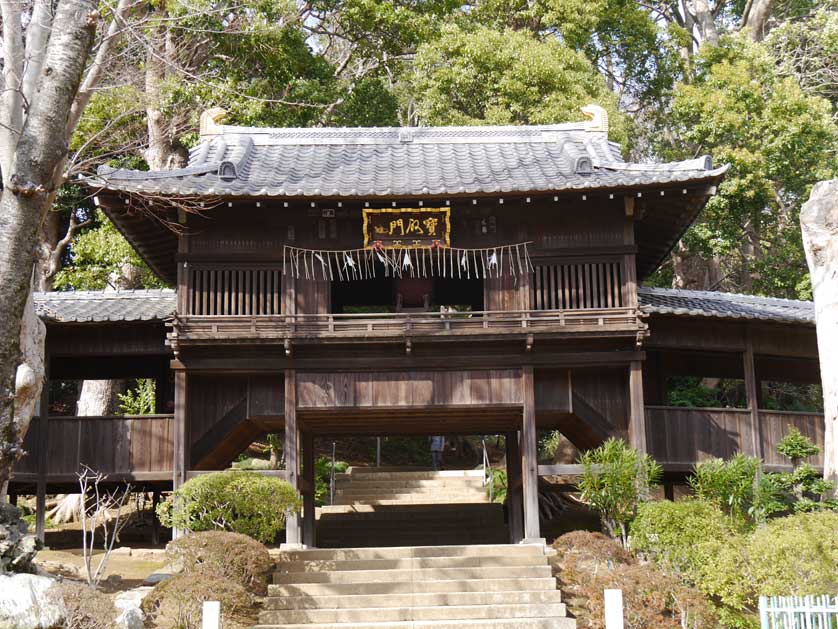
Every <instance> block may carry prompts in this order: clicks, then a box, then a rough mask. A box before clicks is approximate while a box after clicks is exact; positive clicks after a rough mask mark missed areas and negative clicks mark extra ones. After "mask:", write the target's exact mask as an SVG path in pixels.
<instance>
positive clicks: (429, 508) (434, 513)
mask: <svg viewBox="0 0 838 629" xmlns="http://www.w3.org/2000/svg"><path fill="white" fill-rule="evenodd" d="M492 511H497V512H499V513H503V505H501V504H497V503H467V504H466V505H462V504H431V505H421V504H414V505H392V506H390V507H388V508H385V509H381V508H375V507H374V506H372V505H354V506H353V505H326V506H323V507H318V509H317V514H318V515H320V514H327V513H351V514H352V515H353V516H357V515H360V514H374V515H398V516H400V517H410V518H411V519H414V518H421V517H438V516H446V517H448V516H450V515H459V516H464V515H473V514H477V513H480V514H483V513H487V512H492Z"/></svg>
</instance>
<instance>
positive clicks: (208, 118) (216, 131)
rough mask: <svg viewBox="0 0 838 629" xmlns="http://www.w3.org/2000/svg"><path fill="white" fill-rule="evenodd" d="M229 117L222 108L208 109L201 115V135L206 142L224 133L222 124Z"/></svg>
mask: <svg viewBox="0 0 838 629" xmlns="http://www.w3.org/2000/svg"><path fill="white" fill-rule="evenodd" d="M226 117H227V111H226V110H225V109H222V108H221V107H213V108H212V109H207V110H205V111H204V113H202V114H201V123H200V134H201V139H202V140H205V139H208V138H211V137H215V136H217V135H222V134H223V133H224V131H223V128H222V125H221V123H222V122H223V121H224V119H225V118H226Z"/></svg>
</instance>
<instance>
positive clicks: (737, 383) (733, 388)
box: [666, 376, 747, 408]
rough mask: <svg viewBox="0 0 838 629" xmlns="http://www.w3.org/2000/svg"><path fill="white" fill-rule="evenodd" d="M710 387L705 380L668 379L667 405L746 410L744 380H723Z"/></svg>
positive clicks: (691, 378)
mask: <svg viewBox="0 0 838 629" xmlns="http://www.w3.org/2000/svg"><path fill="white" fill-rule="evenodd" d="M714 385H715V386H713V387H709V386H707V385H706V384H705V379H704V378H698V377H693V376H676V377H674V378H668V379H667V387H666V394H667V404H669V405H670V406H685V407H689V408H745V407H746V406H747V404H746V402H745V394H744V388H745V383H744V382H743V381H742V380H732V379H721V380H719V381H718V382H715V383H714Z"/></svg>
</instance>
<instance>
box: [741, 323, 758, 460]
mask: <svg viewBox="0 0 838 629" xmlns="http://www.w3.org/2000/svg"><path fill="white" fill-rule="evenodd" d="M742 367H743V371H744V374H745V393H746V395H747V396H748V409H749V410H750V411H751V448H752V450H751V454H752V456H758V457H760V458H762V456H763V452H762V427H761V426H760V423H759V393H758V391H757V389H758V387H759V383H758V382H757V378H756V369H755V367H754V344H753V341H752V340H751V335H750V333H748V334H747V338H746V339H745V351H744V353H743V354H742Z"/></svg>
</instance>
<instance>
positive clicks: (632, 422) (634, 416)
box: [628, 360, 647, 453]
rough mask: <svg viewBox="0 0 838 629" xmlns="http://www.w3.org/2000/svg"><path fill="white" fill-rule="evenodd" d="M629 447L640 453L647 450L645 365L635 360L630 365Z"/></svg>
mask: <svg viewBox="0 0 838 629" xmlns="http://www.w3.org/2000/svg"><path fill="white" fill-rule="evenodd" d="M628 436H629V445H631V447H632V448H634V449H635V450H638V451H639V452H644V453H645V452H647V448H646V407H645V405H644V404H643V363H642V362H641V361H639V360H633V361H632V362H631V365H629V426H628Z"/></svg>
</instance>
